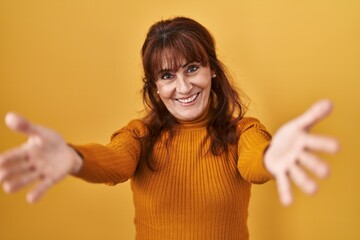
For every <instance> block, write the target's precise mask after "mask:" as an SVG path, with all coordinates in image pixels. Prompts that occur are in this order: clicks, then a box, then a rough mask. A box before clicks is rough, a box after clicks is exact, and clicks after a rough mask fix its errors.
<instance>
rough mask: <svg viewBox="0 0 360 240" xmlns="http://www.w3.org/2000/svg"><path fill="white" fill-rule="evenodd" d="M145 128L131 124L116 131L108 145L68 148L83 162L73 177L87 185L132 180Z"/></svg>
mask: <svg viewBox="0 0 360 240" xmlns="http://www.w3.org/2000/svg"><path fill="white" fill-rule="evenodd" d="M144 129H145V127H144V125H143V124H142V123H141V122H140V121H132V122H130V123H129V125H128V126H126V127H124V128H122V129H120V130H119V131H117V132H115V133H114V134H113V135H112V137H111V141H110V143H109V144H107V145H106V146H103V145H100V144H87V145H71V146H72V147H73V148H74V149H75V150H76V151H77V152H78V153H79V154H80V155H81V156H82V157H83V159H84V161H83V166H82V168H81V169H80V171H79V172H78V173H76V174H75V176H77V177H80V178H82V179H84V180H86V181H88V182H93V183H106V184H108V185H115V184H117V183H120V182H124V181H126V180H128V179H129V178H131V177H132V176H133V175H134V173H135V171H136V168H137V164H138V162H139V159H140V154H141V142H140V139H139V138H140V137H141V136H142V134H144Z"/></svg>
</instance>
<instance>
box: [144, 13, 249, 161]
mask: <svg viewBox="0 0 360 240" xmlns="http://www.w3.org/2000/svg"><path fill="white" fill-rule="evenodd" d="M141 56H142V62H143V68H144V78H143V82H144V86H143V89H142V93H143V101H144V104H145V107H146V109H147V115H146V116H145V118H144V120H145V123H146V125H147V128H148V134H147V135H146V136H145V137H144V139H143V143H144V145H143V157H144V158H145V159H146V161H147V163H148V166H149V167H150V168H151V163H150V159H151V154H152V149H153V147H154V144H155V142H156V141H157V140H158V139H159V137H160V135H161V134H162V133H163V132H169V133H170V134H169V136H170V139H171V136H173V131H172V126H174V124H177V121H176V119H175V118H174V117H173V116H172V115H171V114H170V112H169V111H168V110H167V108H166V107H165V105H164V103H163V102H162V101H161V99H160V98H159V97H158V94H157V88H156V85H155V81H156V79H157V73H158V72H159V70H160V69H161V67H162V64H163V63H164V61H166V63H167V66H169V69H173V70H177V69H178V68H179V67H180V66H181V64H182V63H183V62H184V61H185V62H199V63H201V64H202V65H204V66H208V65H209V66H210V69H211V70H212V71H213V72H214V73H215V74H216V77H215V78H212V82H211V93H210V101H209V102H210V103H211V106H210V111H211V112H212V119H211V120H210V121H209V124H208V126H207V131H208V137H210V139H211V145H210V149H211V152H212V154H214V155H220V154H221V153H223V152H227V151H228V145H229V144H235V143H236V142H237V140H238V137H239V136H238V133H237V131H236V125H237V123H238V122H239V121H240V119H241V118H242V117H243V115H244V114H245V111H246V106H245V105H244V104H243V103H242V101H241V100H240V97H239V94H238V92H237V90H236V89H235V88H234V86H232V84H231V82H230V77H229V74H227V71H226V68H225V66H224V65H223V64H222V63H221V62H220V61H219V60H218V59H217V56H216V52H215V41H214V38H213V37H212V36H211V34H210V33H209V31H208V30H207V29H206V28H205V27H204V26H202V25H201V24H199V23H198V22H196V21H194V20H192V19H190V18H185V17H176V18H173V19H169V20H161V21H159V22H157V23H155V24H154V25H152V26H151V27H150V29H149V32H148V33H147V36H146V39H145V42H144V44H143V47H142V51H141Z"/></svg>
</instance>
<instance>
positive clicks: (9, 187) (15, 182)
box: [3, 171, 39, 193]
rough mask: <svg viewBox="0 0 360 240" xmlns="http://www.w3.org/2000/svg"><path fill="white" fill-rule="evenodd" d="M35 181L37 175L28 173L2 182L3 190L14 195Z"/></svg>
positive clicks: (31, 172) (32, 172)
mask: <svg viewBox="0 0 360 240" xmlns="http://www.w3.org/2000/svg"><path fill="white" fill-rule="evenodd" d="M37 179H39V174H38V173H37V172H36V171H29V172H28V173H27V174H22V175H20V176H18V177H16V178H11V179H9V180H6V181H4V183H3V188H4V191H5V192H7V193H14V192H16V191H18V190H20V189H21V188H23V187H25V186H27V185H29V184H31V183H33V182H34V181H36V180H37Z"/></svg>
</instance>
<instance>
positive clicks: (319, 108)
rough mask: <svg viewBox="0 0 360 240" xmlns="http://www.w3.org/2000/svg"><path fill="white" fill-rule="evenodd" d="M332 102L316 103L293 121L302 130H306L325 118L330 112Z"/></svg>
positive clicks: (325, 100) (322, 101)
mask: <svg viewBox="0 0 360 240" xmlns="http://www.w3.org/2000/svg"><path fill="white" fill-rule="evenodd" d="M332 108H333V106H332V102H331V101H330V100H327V99H323V100H320V101H317V102H316V103H315V104H313V105H312V106H311V107H310V108H309V109H308V110H307V111H306V112H305V113H303V114H302V115H300V116H299V117H298V118H296V119H295V121H296V122H297V123H298V124H299V125H300V127H301V128H303V129H308V128H310V127H311V126H313V125H314V124H316V123H317V122H319V121H321V120H322V119H324V118H325V117H327V116H328V115H329V114H330V113H331V111H332Z"/></svg>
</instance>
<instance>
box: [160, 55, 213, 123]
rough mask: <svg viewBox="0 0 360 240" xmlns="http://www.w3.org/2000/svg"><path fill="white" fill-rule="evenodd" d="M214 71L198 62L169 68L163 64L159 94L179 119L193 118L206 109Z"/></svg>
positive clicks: (169, 109)
mask: <svg viewBox="0 0 360 240" xmlns="http://www.w3.org/2000/svg"><path fill="white" fill-rule="evenodd" d="M211 77H212V71H211V69H210V67H209V66H202V65H201V64H200V63H198V62H191V63H184V64H183V65H182V66H181V67H180V68H179V69H177V70H175V71H172V70H169V69H168V67H167V64H166V63H165V64H163V66H162V70H160V72H159V73H158V74H157V80H156V86H157V89H158V94H159V96H160V98H161V100H162V101H163V103H164V104H165V106H166V108H167V109H168V111H169V112H170V113H171V114H172V115H173V116H174V117H175V118H177V119H179V120H185V121H186V120H193V119H196V118H197V117H199V116H200V115H201V114H202V113H203V112H204V110H205V108H206V106H207V104H208V102H209V97H210V91H211Z"/></svg>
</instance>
